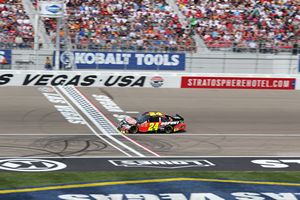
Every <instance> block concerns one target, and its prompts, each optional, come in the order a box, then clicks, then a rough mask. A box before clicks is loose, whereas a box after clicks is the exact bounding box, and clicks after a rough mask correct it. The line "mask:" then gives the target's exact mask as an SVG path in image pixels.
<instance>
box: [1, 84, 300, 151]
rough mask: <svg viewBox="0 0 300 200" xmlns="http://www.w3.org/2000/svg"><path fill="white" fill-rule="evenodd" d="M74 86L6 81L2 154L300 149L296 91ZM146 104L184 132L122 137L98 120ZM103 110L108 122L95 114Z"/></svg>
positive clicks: (299, 94) (144, 107)
mask: <svg viewBox="0 0 300 200" xmlns="http://www.w3.org/2000/svg"><path fill="white" fill-rule="evenodd" d="M74 91H75V92H74ZM74 91H69V93H68V92H67V90H66V89H63V88H52V87H40V88H35V87H27V88H25V87H1V88H0V93H1V96H0V110H1V112H0V127H1V129H0V157H20V156H21V157H111V156H126V157H127V156H299V155H298V152H300V145H299V144H298V143H299V139H300V133H299V130H300V123H299V119H300V106H299V102H300V92H298V91H263V90H260V91H259V90H200V89H140V88H77V89H76V88H75V89H74ZM75 93H76V94H75ZM73 94H74V95H75V96H72V95H73ZM78 94H80V95H81V97H82V98H84V100H85V101H84V103H82V100H80V99H78V98H79V97H76V95H77V96H78ZM71 97H72V98H71ZM73 97H74V98H73ZM99 99H100V100H99ZM80 101H81V103H80ZM80 105H84V106H85V108H86V109H87V110H88V109H89V108H90V109H92V110H90V111H89V112H91V113H90V114H89V113H86V111H85V110H84V109H85V108H80ZM87 106H90V107H87ZM145 111H161V112H166V113H169V114H176V113H178V114H180V115H182V116H183V117H184V118H185V119H186V123H187V131H186V132H184V133H176V134H169V135H167V134H136V135H126V136H124V135H122V134H120V133H111V132H109V131H108V130H106V129H105V128H104V129H102V126H104V127H106V125H105V124H104V125H103V124H101V123H108V124H109V123H110V124H116V123H117V121H118V120H117V118H118V117H119V118H121V117H124V115H130V116H136V115H137V114H138V113H143V112H145ZM99 113H101V116H103V117H104V118H105V120H104V122H96V121H95V118H99V117H98V115H97V114H99ZM93 117H94V118H93ZM97 123H98V124H97ZM99 123H100V125H99Z"/></svg>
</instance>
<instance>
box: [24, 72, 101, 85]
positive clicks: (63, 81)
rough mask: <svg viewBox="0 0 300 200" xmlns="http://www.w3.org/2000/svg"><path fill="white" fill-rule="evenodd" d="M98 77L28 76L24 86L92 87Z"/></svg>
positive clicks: (64, 75)
mask: <svg viewBox="0 0 300 200" xmlns="http://www.w3.org/2000/svg"><path fill="white" fill-rule="evenodd" d="M96 78H97V76H96V75H88V76H83V75H66V74H61V75H54V74H36V75H32V74H27V75H26V76H25V79H24V81H23V85H24V86H47V85H50V86H59V85H61V86H91V85H93V84H94V83H95V81H96Z"/></svg>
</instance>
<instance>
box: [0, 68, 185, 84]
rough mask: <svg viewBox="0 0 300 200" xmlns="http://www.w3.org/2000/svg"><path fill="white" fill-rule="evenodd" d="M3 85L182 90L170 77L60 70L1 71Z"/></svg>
mask: <svg viewBox="0 0 300 200" xmlns="http://www.w3.org/2000/svg"><path fill="white" fill-rule="evenodd" d="M0 86H79V87H80V86H81V87H128V88H180V78H179V77H177V76H170V75H154V74H141V73H139V74H137V73H136V74H132V73H95V71H91V72H75V71H74V72H72V71H70V72H60V71H50V72H48V71H22V72H20V71H14V70H11V71H4V70H3V71H0Z"/></svg>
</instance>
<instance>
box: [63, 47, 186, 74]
mask: <svg viewBox="0 0 300 200" xmlns="http://www.w3.org/2000/svg"><path fill="white" fill-rule="evenodd" d="M60 61H61V65H62V66H65V65H68V64H69V63H72V64H75V65H76V67H77V68H78V69H142V70H157V69H158V70H184V69H185V54H184V53H129V52H126V53H123V52H82V51H75V52H61V56H60Z"/></svg>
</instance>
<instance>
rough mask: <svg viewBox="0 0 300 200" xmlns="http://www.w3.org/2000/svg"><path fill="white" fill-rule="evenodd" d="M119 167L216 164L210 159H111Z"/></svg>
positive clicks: (203, 165)
mask: <svg viewBox="0 0 300 200" xmlns="http://www.w3.org/2000/svg"><path fill="white" fill-rule="evenodd" d="M109 162H110V163H112V164H113V165H114V166H119V167H149V168H168V169H176V168H188V167H213V166H215V164H213V163H212V162H210V161H208V160H109Z"/></svg>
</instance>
